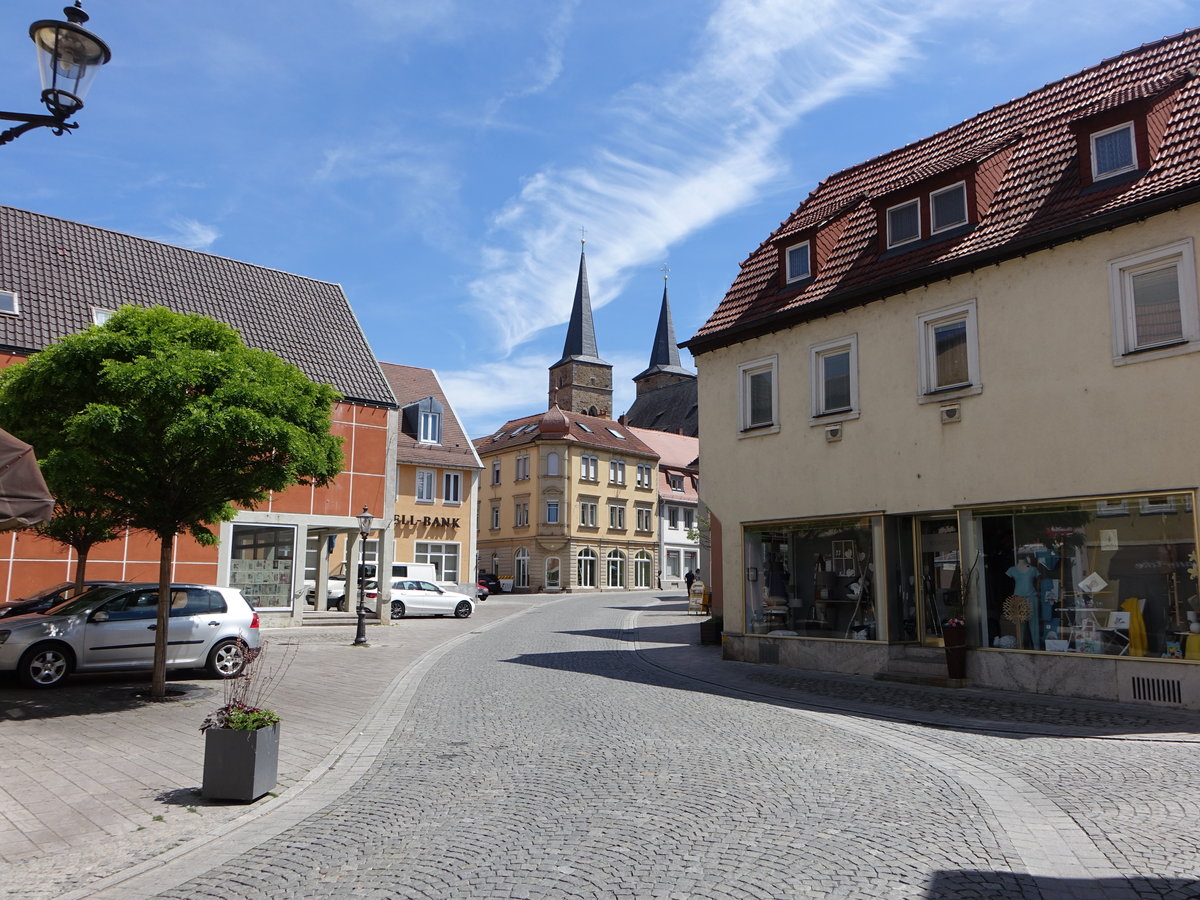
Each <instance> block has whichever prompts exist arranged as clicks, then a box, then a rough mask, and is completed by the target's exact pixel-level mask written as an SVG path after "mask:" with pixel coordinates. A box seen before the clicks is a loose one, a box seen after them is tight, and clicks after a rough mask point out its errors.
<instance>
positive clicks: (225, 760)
mask: <svg viewBox="0 0 1200 900" xmlns="http://www.w3.org/2000/svg"><path fill="white" fill-rule="evenodd" d="M278 777H279V724H278V723H276V724H275V725H271V726H269V727H267V728H259V729H258V730H257V731H234V730H233V729H232V728H210V729H208V731H206V732H204V784H203V787H201V789H200V793H201V795H202V796H203V797H204V799H205V800H241V801H244V802H249V801H251V800H257V799H258V798H259V797H261V796H262V795H263V794H265V793H267V792H268V791H270V790H271V788H273V787H275V782H276V781H277V780H278Z"/></svg>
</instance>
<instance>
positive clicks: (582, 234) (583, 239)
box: [579, 225, 587, 244]
mask: <svg viewBox="0 0 1200 900" xmlns="http://www.w3.org/2000/svg"><path fill="white" fill-rule="evenodd" d="M579 243H580V244H586V243H587V229H586V228H584V227H583V226H582V225H580V226H579Z"/></svg>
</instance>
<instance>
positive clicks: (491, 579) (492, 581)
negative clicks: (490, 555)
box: [477, 572, 504, 594]
mask: <svg viewBox="0 0 1200 900" xmlns="http://www.w3.org/2000/svg"><path fill="white" fill-rule="evenodd" d="M477 584H478V586H479V587H482V588H487V592H488V593H489V594H500V593H503V592H504V588H503V587H501V586H500V579H499V578H497V577H496V576H495V575H493V574H492V573H491V572H480V573H479V579H478V581H477Z"/></svg>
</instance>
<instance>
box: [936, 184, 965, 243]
mask: <svg viewBox="0 0 1200 900" xmlns="http://www.w3.org/2000/svg"><path fill="white" fill-rule="evenodd" d="M929 216H930V231H932V232H933V233H934V234H937V233H938V232H939V231H945V230H946V229H948V228H955V227H957V226H959V225H965V224H966V223H967V183H966V182H965V181H960V182H959V183H958V184H952V185H950V187H947V188H942V189H941V190H940V191H934V192H933V193H932V194H930V195H929Z"/></svg>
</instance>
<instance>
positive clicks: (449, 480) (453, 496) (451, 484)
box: [442, 471, 462, 506]
mask: <svg viewBox="0 0 1200 900" xmlns="http://www.w3.org/2000/svg"><path fill="white" fill-rule="evenodd" d="M442 503H444V504H446V505H447V506H459V505H461V504H462V473H461V472H449V471H447V472H442Z"/></svg>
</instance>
